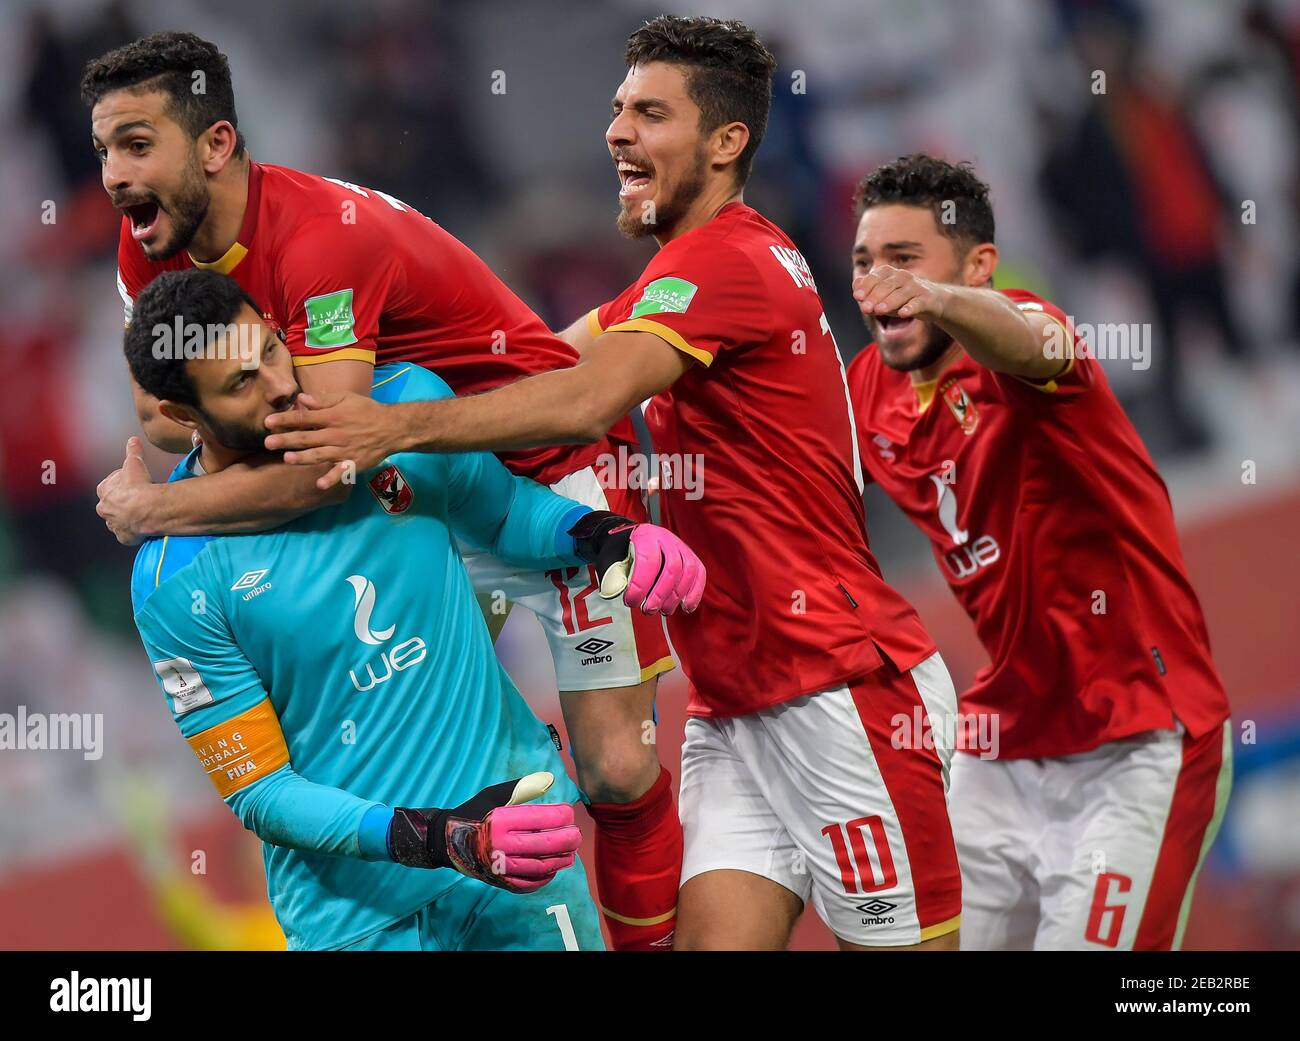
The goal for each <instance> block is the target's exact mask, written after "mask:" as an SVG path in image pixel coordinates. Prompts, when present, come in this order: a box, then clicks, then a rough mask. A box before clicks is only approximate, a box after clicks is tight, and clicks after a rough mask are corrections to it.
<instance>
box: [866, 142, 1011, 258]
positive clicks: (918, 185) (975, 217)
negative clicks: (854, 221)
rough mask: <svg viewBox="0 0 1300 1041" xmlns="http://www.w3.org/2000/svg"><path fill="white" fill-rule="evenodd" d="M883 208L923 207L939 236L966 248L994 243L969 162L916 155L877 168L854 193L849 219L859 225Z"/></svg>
mask: <svg viewBox="0 0 1300 1041" xmlns="http://www.w3.org/2000/svg"><path fill="white" fill-rule="evenodd" d="M887 203H902V204H903V205H904V206H925V207H928V208H929V210H930V212H931V213H933V214H934V223H935V224H936V225H938V227H939V231H941V232H942V233H943V234H944V235H946V236H948V238H950V239H956V240H957V241H959V242H961V243H962V244H963V245H965V246H966V247H967V248H970V247H971V246H974V245H977V244H979V243H981V242H992V241H993V232H994V224H993V204H992V203H991V202H989V186H988V185H987V184H985V183H984V182H983V181H981V180H980V179H979V178H978V177H976V176H975V170H974V168H973V167H972V166H971V164H970V163H968V162H961V163H950V162H948V161H947V160H946V159H938V158H936V157H935V156H932V155H925V154H924V153H921V152H916V153H913V154H912V155H905V156H900V157H899V158H898V159H895V160H894V161H893V162H892V163H886V164H885V165H884V166H881V167H878V168H877V169H875V170H873V171H872V172H871V173H869V174H867V176H866V177H864V178H863V179H862V182H861V183H860V184H859V185H858V187H857V191H856V192H854V194H853V209H854V213H855V214H856V215H857V217H858V218H859V219H861V217H862V214H863V212H864V211H865V210H867V209H870V208H871V207H872V206H882V205H885V204H887ZM945 203H952V204H953V205H952V207H951V209H945V205H944V204H945Z"/></svg>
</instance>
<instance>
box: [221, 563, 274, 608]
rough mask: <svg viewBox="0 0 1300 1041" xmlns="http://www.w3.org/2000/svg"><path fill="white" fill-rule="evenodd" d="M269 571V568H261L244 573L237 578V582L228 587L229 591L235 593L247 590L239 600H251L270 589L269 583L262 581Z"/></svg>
mask: <svg viewBox="0 0 1300 1041" xmlns="http://www.w3.org/2000/svg"><path fill="white" fill-rule="evenodd" d="M270 570H271V569H270V568H262V569H261V570H259V571H245V572H244V573H243V574H242V575H241V576H240V577H239V581H237V582H236V583H235V584H234V585H233V586H231V587H230V588H231V591H232V592H236V593H237V592H239V591H240V590H241V589H247V590H248V592H246V593H245V594H244V595H243V596H242V597H240V599H241V600H252V599H253V597H255V596H261V595H262V594H263V593H265V592H266V591H267V590H268V589H270V588H271V583H270V582H263V581H262V579H264V578H265V577H266V576H267V573H268V572H269V571H270Z"/></svg>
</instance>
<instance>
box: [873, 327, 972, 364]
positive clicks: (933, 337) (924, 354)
mask: <svg viewBox="0 0 1300 1041" xmlns="http://www.w3.org/2000/svg"><path fill="white" fill-rule="evenodd" d="M866 323H867V328H868V329H869V330H871V335H872V338H873V339H875V341H876V343H877V345H879V343H880V329H879V326H877V325H876V320H875V319H874V318H867V319H866ZM921 324H922V326H924V327H925V330H926V333H925V342H924V344H923V346H922V347H921V353H920V354H918V355H917V356H916V357H915V358H913V359H911V360H910V361H906V362H894V361H890V359H889V355H887V354H886V353H885V352H884V351H883V350H881V351H880V360H881V361H883V362H884V363H885V364H886V365H887V366H889V368H891V369H894V370H895V371H896V372H913V371H915V370H916V369H924V368H927V367H929V366H931V365H933V364H934V363H935V362H937V361H938V360H939V359H940V358H942V357H943V355H944V352H945V351H947V350H948V348H949V347H951V346H952V337H951V336H949V335H948V334H947V333H946V332H944V331H943V330H942V329H940V328H939V327H938V326H937V325H935V324H933V323H932V322H924V321H923V322H922V323H921Z"/></svg>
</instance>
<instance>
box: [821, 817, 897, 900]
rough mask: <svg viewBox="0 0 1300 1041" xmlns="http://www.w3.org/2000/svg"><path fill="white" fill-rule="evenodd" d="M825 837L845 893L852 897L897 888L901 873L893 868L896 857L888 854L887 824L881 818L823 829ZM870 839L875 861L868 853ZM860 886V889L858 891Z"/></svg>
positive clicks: (828, 826)
mask: <svg viewBox="0 0 1300 1041" xmlns="http://www.w3.org/2000/svg"><path fill="white" fill-rule="evenodd" d="M822 834H823V835H825V836H826V837H827V838H828V839H829V840H830V843H831V849H833V850H834V851H835V863H836V864H838V865H839V869H840V881H841V882H843V883H844V892H846V893H848V894H850V895H852V894H855V893H858V892H862V893H876V892H879V891H880V890H882V889H893V888H894V886H896V885H898V872H897V870H895V868H894V857H893V855H892V854H891V853H890V852H889V838H888V837H887V836H886V835H885V822H884V820H883V819H881V817H880V816H879V815H878V814H877V815H876V816H873V817H856V818H854V819H853V820H851V821H848V822H847V823H845V824H828V825H826V827H824V828H822ZM846 835H847V836H848V839H847V841H846V840H845V836H846ZM868 835H870V836H871V846H872V851H873V852H874V853H875V858H874V859H873V858H872V857H871V855H870V854H869V853H868V851H867V836H868ZM850 850H852V857H851V858H850V855H849V851H850ZM855 866H856V867H857V873H856V875H855V873H854V867H855ZM859 882H860V884H861V889H859V888H858V885H859Z"/></svg>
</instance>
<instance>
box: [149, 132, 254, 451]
mask: <svg viewBox="0 0 1300 1041" xmlns="http://www.w3.org/2000/svg"><path fill="white" fill-rule="evenodd" d="M211 203H212V193H211V192H210V191H209V190H208V181H207V178H206V177H204V176H203V171H202V170H201V169H200V168H199V161H198V159H197V158H196V157H195V156H194V155H193V154H192V153H191V155H190V161H189V164H188V165H187V166H186V169H185V179H184V180H183V181H182V182H181V186H180V188H179V189H177V191H176V195H175V196H174V197H173V198H172V200H171V205H170V206H168V207H167V209H166V213H167V215H168V216H169V217H171V220H172V237H171V238H170V239H169V240H168V241H167V242H165V243H163V244H162V245H161V246H159V247H156V248H155V249H154V250H153V251H152V252H150V250H149V249H148V248H146V249H145V256H147V257H148V258H149V259H150V260H154V261H158V260H170V259H171V258H172V257H174V256H176V254H177V253H179V252H180V251H181V250H183V249H186V248H187V247H188V246H189V244H190V243H191V242H193V241H194V236H195V234H196V233H197V232H198V230H199V227H200V226H201V225H202V224H203V219H204V218H205V217H207V215H208V207H209V206H210V205H211ZM161 205H162V204H161V203H159V206H161ZM231 447H233V446H231Z"/></svg>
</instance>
